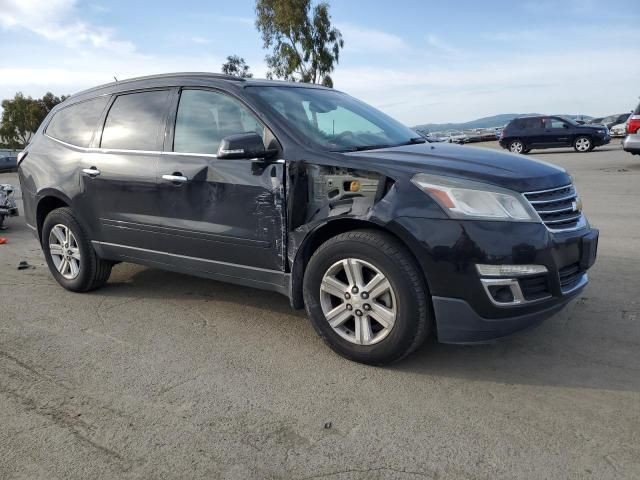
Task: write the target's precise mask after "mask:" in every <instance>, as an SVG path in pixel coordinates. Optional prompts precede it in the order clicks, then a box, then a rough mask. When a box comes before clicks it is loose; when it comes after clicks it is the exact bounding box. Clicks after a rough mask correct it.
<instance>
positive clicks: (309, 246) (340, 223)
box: [291, 218, 429, 309]
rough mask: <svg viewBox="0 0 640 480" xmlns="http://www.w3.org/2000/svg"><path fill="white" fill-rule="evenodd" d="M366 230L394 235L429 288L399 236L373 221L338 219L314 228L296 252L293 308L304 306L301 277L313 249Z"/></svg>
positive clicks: (292, 282)
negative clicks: (334, 239) (335, 239)
mask: <svg viewBox="0 0 640 480" xmlns="http://www.w3.org/2000/svg"><path fill="white" fill-rule="evenodd" d="M364 228H366V229H367V230H379V231H380V232H384V233H386V234H388V235H391V236H392V237H394V238H395V239H396V240H397V241H398V242H400V243H401V244H402V245H404V246H405V248H406V249H407V252H409V255H411V257H412V258H413V259H414V261H415V262H416V265H417V267H418V270H419V271H420V272H421V274H422V279H423V280H424V284H425V285H426V287H427V290H428V289H429V285H428V283H427V279H426V277H425V275H424V272H423V271H422V266H421V264H420V262H418V259H417V258H416V257H415V255H414V253H413V252H412V250H411V248H409V246H408V245H407V244H406V242H404V241H403V240H402V239H401V238H400V237H398V236H397V235H395V234H394V233H393V232H391V231H389V230H387V229H385V228H383V227H381V226H379V225H376V224H375V223H371V222H367V221H365V220H357V219H347V218H345V219H340V220H333V221H331V222H329V223H327V224H326V225H324V226H322V227H320V228H319V229H318V230H316V231H315V232H314V233H313V234H312V236H311V237H310V238H308V239H306V240H305V242H304V243H303V244H302V246H301V247H300V250H298V252H297V253H296V258H295V261H294V264H293V267H292V271H291V306H292V307H293V308H297V309H299V308H304V299H303V296H302V279H303V278H304V272H305V269H306V266H307V264H308V263H309V259H310V258H311V256H312V255H313V254H314V253H315V251H316V250H317V249H318V247H320V245H322V244H323V243H324V242H326V241H327V240H329V239H330V238H332V237H335V236H336V235H339V234H341V233H345V232H349V231H351V230H358V229H364Z"/></svg>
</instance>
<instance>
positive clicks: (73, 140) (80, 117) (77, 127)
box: [45, 97, 107, 147]
mask: <svg viewBox="0 0 640 480" xmlns="http://www.w3.org/2000/svg"><path fill="white" fill-rule="evenodd" d="M106 104H107V98H106V97H99V98H95V99H93V100H87V101H86V102H81V103H76V104H74V105H71V106H69V107H65V108H63V109H61V110H59V111H58V112H57V113H56V114H55V115H54V116H53V118H52V119H51V121H50V122H49V125H48V126H47V129H46V132H45V133H46V134H47V135H48V136H50V137H52V138H55V139H57V140H60V141H62V142H65V143H69V144H71V145H76V146H78V147H88V146H89V143H90V142H91V137H92V136H93V132H94V130H95V129H96V126H97V124H98V120H100V116H101V115H102V111H103V110H104V107H105V106H106Z"/></svg>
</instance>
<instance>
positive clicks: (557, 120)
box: [499, 116, 611, 153]
mask: <svg viewBox="0 0 640 480" xmlns="http://www.w3.org/2000/svg"><path fill="white" fill-rule="evenodd" d="M499 141H500V145H501V146H502V147H503V148H506V149H507V150H509V151H511V152H512V153H529V152H530V151H531V150H532V149H534V148H558V147H573V148H574V149H575V150H576V152H583V153H584V152H590V151H591V150H593V149H594V148H595V147H599V146H601V145H606V144H607V143H609V142H610V141H611V136H610V135H609V131H608V130H607V129H606V127H604V126H601V125H595V126H594V125H579V124H577V123H575V122H574V121H573V120H569V119H567V118H562V117H552V116H528V117H519V118H515V119H513V120H511V121H510V122H509V123H508V124H507V126H506V127H505V128H504V130H503V131H502V135H501V136H500V140H499Z"/></svg>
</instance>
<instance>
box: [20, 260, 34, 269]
mask: <svg viewBox="0 0 640 480" xmlns="http://www.w3.org/2000/svg"><path fill="white" fill-rule="evenodd" d="M27 268H36V267H34V266H33V265H31V264H30V263H29V262H27V261H26V260H22V261H21V262H20V263H19V264H18V270H26V269H27Z"/></svg>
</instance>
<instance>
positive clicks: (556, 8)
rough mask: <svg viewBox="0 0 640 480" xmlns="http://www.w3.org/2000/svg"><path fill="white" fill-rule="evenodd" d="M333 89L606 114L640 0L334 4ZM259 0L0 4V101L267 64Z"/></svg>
mask: <svg viewBox="0 0 640 480" xmlns="http://www.w3.org/2000/svg"><path fill="white" fill-rule="evenodd" d="M329 4H330V12H331V16H332V21H333V23H334V24H335V26H336V27H338V28H339V29H340V31H341V32H342V35H343V38H344V42H345V46H344V50H343V51H342V53H341V55H340V61H339V64H338V65H337V66H336V70H335V72H334V73H333V75H332V76H333V79H334V86H335V88H337V89H339V90H342V91H344V92H347V93H349V94H351V95H353V96H355V97H358V98H360V99H362V100H364V101H366V102H368V103H370V104H372V105H374V106H375V107H377V108H379V109H381V110H383V111H384V112H385V113H387V114H389V115H391V116H393V117H395V118H397V119H398V120H400V121H401V122H403V123H405V124H407V125H410V126H411V125H416V124H421V123H441V122H461V121H466V120H472V119H475V118H479V117H484V116H490V115H495V114H499V113H530V112H536V113H567V114H586V115H592V116H603V115H608V114H613V113H621V112H626V111H629V110H631V109H632V108H633V107H634V106H635V105H636V104H637V103H638V97H639V96H640V27H638V25H639V24H640V22H639V20H640V8H638V6H639V4H638V0H616V1H615V2H603V1H595V0H580V1H578V0H537V1H528V0H520V1H513V0H510V1H502V0H495V1H492V0H484V1H481V2H479V1H477V0H474V1H467V0H457V1H456V2H447V1H442V0H439V1H430V0H422V1H420V0H395V1H374V0H369V1H366V0H331V1H329ZM254 5H255V3H254V0H234V1H216V0H209V1H194V0H181V1H180V2H176V1H171V2H168V1H163V0H154V1H153V2H144V1H137V0H128V1H121V0H95V1H88V2H85V1H80V0H0V99H2V98H9V97H13V95H14V94H15V93H16V92H17V91H21V92H23V93H24V94H25V95H31V96H41V95H43V94H44V93H46V92H47V91H51V92H53V93H54V94H56V95H62V94H71V93H74V92H77V91H79V90H82V89H85V88H88V87H92V86H96V85H99V84H103V83H108V82H110V81H112V80H113V77H114V76H115V77H117V78H118V79H124V78H128V77H135V76H140V75H148V74H155V73H164V72H176V71H212V72H219V71H220V66H221V65H222V63H223V62H224V60H225V57H226V56H227V55H233V54H235V55H240V56H241V57H244V58H245V60H246V61H247V63H248V64H249V65H250V66H251V70H252V72H253V73H254V75H255V76H256V77H264V76H265V74H266V66H265V63H264V56H265V54H266V53H267V52H266V51H265V50H264V49H263V44H262V40H261V38H260V34H259V33H258V32H257V31H256V28H255V26H254V19H255V18H254Z"/></svg>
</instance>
